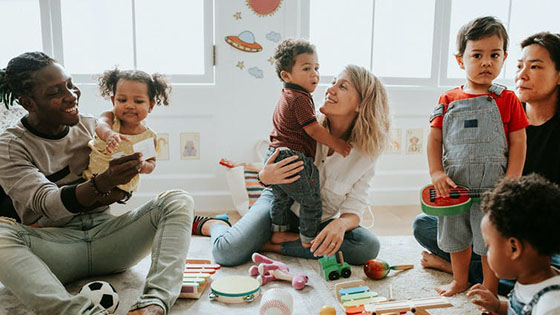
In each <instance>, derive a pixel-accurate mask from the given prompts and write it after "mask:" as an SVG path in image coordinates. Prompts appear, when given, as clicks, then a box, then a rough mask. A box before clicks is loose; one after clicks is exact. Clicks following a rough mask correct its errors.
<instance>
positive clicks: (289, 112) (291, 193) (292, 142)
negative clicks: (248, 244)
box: [259, 39, 350, 247]
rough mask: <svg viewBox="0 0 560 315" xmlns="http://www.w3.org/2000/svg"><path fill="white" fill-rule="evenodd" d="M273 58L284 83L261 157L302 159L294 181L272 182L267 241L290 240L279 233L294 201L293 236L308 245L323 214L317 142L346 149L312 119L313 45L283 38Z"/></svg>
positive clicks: (342, 151)
mask: <svg viewBox="0 0 560 315" xmlns="http://www.w3.org/2000/svg"><path fill="white" fill-rule="evenodd" d="M274 59H275V66H276V72H277V74H278V77H279V78H280V79H281V80H282V81H283V82H284V88H283V89H282V94H281V97H280V100H279V101H278V104H277V105H276V108H275V109H274V115H273V117H272V122H273V130H272V132H271V133H270V142H271V144H270V148H269V151H268V154H267V156H266V160H268V159H269V158H270V157H271V156H273V154H275V152H276V150H278V151H279V152H278V153H276V155H275V156H274V159H275V160H274V161H272V162H278V161H280V160H284V159H286V158H289V157H291V156H294V155H297V156H298V157H299V159H300V160H302V161H303V163H304V169H303V170H302V171H301V172H299V173H298V174H296V175H299V176H300V178H299V179H297V180H296V181H294V182H292V183H288V184H281V185H273V186H272V193H273V195H274V201H273V202H272V209H271V211H270V217H271V220H272V232H273V233H272V237H271V242H272V243H276V244H280V243H283V242H286V241H295V240H296V239H292V238H291V236H288V235H286V234H285V233H282V232H288V231H289V230H290V228H291V227H290V225H289V220H288V218H289V217H288V212H289V211H290V207H291V206H292V204H293V203H294V201H297V202H299V203H300V205H301V208H300V213H299V237H298V238H299V239H300V240H301V243H302V245H303V246H304V247H310V246H311V241H312V240H313V239H314V238H315V236H316V235H317V233H318V232H319V231H318V229H319V224H320V223H321V215H322V213H323V208H322V202H321V194H320V185H319V172H318V170H317V167H316V166H315V164H314V157H315V150H316V146H317V141H318V142H320V143H323V144H325V145H327V146H329V147H331V148H332V149H334V150H335V151H336V152H338V153H340V154H342V155H343V156H346V155H348V154H349V153H350V146H349V145H348V144H347V143H346V141H344V140H342V139H338V138H336V137H334V136H332V135H331V134H330V133H329V132H328V131H327V129H326V128H324V127H323V126H321V125H320V124H318V123H317V118H316V117H315V105H314V104H313V99H312V98H311V94H310V93H312V92H313V91H314V90H315V88H316V87H317V84H318V83H319V72H318V71H319V64H318V61H317V54H316V52H315V46H313V45H312V44H311V43H309V42H307V41H305V40H303V39H299V40H294V39H287V40H285V41H283V42H282V43H280V45H278V47H277V48H276V51H275V52H274ZM259 182H260V180H259ZM261 183H262V182H261ZM263 185H264V183H263ZM265 186H266V185H265Z"/></svg>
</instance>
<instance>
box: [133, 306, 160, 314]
mask: <svg viewBox="0 0 560 315" xmlns="http://www.w3.org/2000/svg"><path fill="white" fill-rule="evenodd" d="M164 313H165V312H164V311H163V308H161V306H159V305H155V304H152V305H148V306H146V307H143V308H139V309H137V310H134V311H130V312H128V315H163V314H164Z"/></svg>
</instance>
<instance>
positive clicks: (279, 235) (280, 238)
mask: <svg viewBox="0 0 560 315" xmlns="http://www.w3.org/2000/svg"><path fill="white" fill-rule="evenodd" d="M297 240H299V234H297V233H290V232H273V233H272V236H271V237H270V242H272V244H282V243H286V242H293V241H297Z"/></svg>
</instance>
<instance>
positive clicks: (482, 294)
mask: <svg viewBox="0 0 560 315" xmlns="http://www.w3.org/2000/svg"><path fill="white" fill-rule="evenodd" d="M473 295H478V297H479V298H474V299H472V300H471V303H473V304H476V305H478V306H479V307H480V308H481V309H482V310H483V311H487V312H493V313H499V311H500V300H498V298H497V297H496V296H495V295H494V293H492V292H491V291H490V290H488V289H486V288H485V287H484V286H483V285H481V284H480V283H479V284H475V285H473V286H472V287H471V288H470V289H469V291H468V292H467V296H473Z"/></svg>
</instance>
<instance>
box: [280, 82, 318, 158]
mask: <svg viewBox="0 0 560 315" xmlns="http://www.w3.org/2000/svg"><path fill="white" fill-rule="evenodd" d="M316 122H317V117H316V116H315V105H314V104H313V99H312V98H311V94H309V92H307V91H306V90H305V89H304V88H302V87H301V86H299V85H296V84H292V83H284V88H283V89H282V95H281V96H280V100H279V101H278V104H277V105H276V108H275V109H274V115H273V116H272V124H273V129H272V132H271V133H270V142H271V144H270V146H271V147H272V148H279V147H288V148H290V149H291V150H294V151H298V152H301V153H303V154H305V155H307V156H310V157H313V158H314V157H315V150H316V147H317V142H316V141H315V140H314V139H313V138H311V137H310V136H309V135H308V134H307V133H306V132H305V130H303V127H305V126H309V125H311V124H314V123H316Z"/></svg>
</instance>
